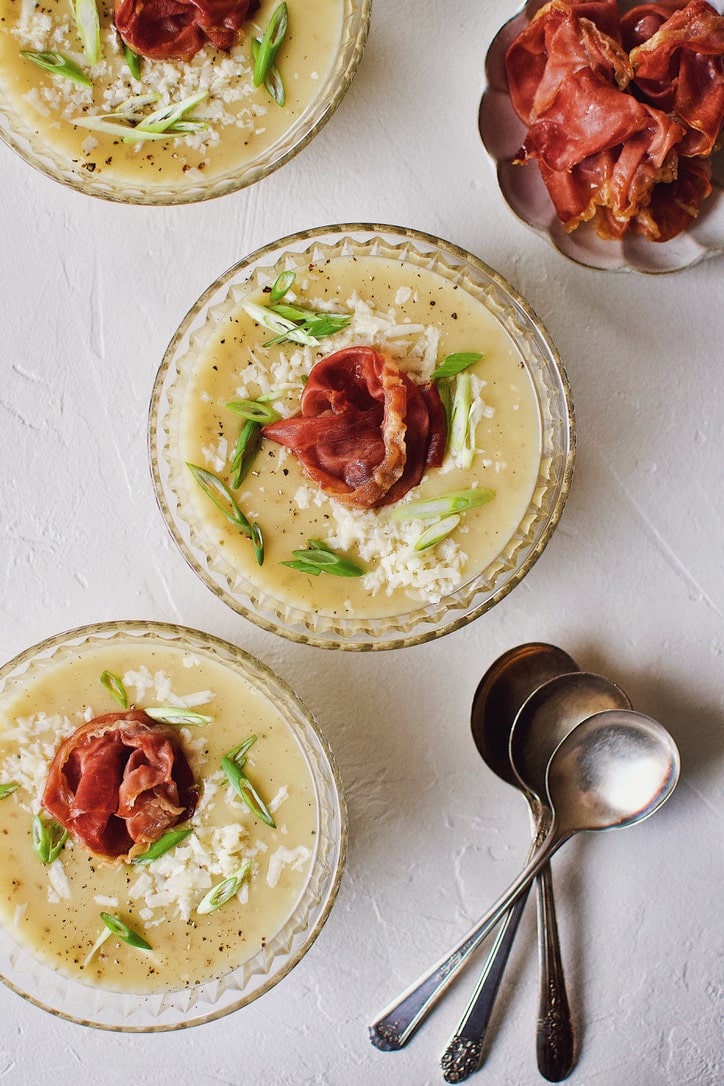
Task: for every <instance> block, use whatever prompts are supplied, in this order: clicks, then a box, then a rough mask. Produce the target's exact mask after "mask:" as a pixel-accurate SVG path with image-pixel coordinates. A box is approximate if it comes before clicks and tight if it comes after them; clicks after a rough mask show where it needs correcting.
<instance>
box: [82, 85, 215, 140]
mask: <svg viewBox="0 0 724 1086" xmlns="http://www.w3.org/2000/svg"><path fill="white" fill-rule="evenodd" d="M207 97H208V91H200V92H199V93H198V94H192V95H190V96H189V97H188V98H184V99H183V100H182V101H180V102H176V103H173V102H172V103H171V104H170V105H167V106H161V107H160V108H159V109H156V110H154V111H153V112H152V113H149V114H148V115H147V116H145V117H140V118H139V116H138V112H137V111H136V110H128V109H124V108H123V107H122V106H121V107H120V108H119V109H118V110H117V111H116V112H115V113H100V114H97V115H95V116H92V117H74V118H73V119H72V121H71V123H72V124H75V125H78V126H79V127H80V128H89V129H90V130H91V131H92V132H104V133H105V134H106V135H107V136H114V137H115V138H116V139H120V140H122V141H124V142H125V143H131V142H133V141H136V142H140V141H142V140H163V139H168V137H169V136H179V137H180V136H188V135H190V134H193V133H194V132H202V131H204V130H205V129H207V128H208V127H209V126H208V124H207V123H206V121H197V120H193V119H191V118H187V117H186V114H187V113H188V111H189V110H190V109H193V108H194V106H196V105H198V104H199V102H203V100H204V99H205V98H207Z"/></svg>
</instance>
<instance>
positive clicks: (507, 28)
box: [479, 0, 724, 273]
mask: <svg viewBox="0 0 724 1086" xmlns="http://www.w3.org/2000/svg"><path fill="white" fill-rule="evenodd" d="M485 75H486V88H485V91H484V94H483V97H482V100H481V103H480V111H479V129H480V135H481V138H482V141H483V144H484V145H485V147H486V149H487V151H488V152H489V154H490V156H491V159H492V160H493V162H494V163H495V165H496V170H497V177H498V183H499V187H500V191H501V193H502V195H503V198H504V199H505V201H506V203H507V204H508V206H509V207H510V208H511V209H512V211H513V212H514V213H515V214H516V215H517V216H518V217H519V218H520V219H521V220H522V221H523V222H525V223H526V224H527V225H528V226H530V227H532V228H533V229H534V230H535V231H537V232H538V233H539V234H540V235H542V236H543V237H544V238H546V239H547V240H548V241H549V242H550V243H551V244H552V245H553V246H554V247H555V248H556V249H557V250H559V251H560V252H561V253H563V254H564V255H565V256H567V257H569V258H571V259H572V260H574V261H577V262H578V263H580V264H582V265H586V266H587V267H592V268H599V269H604V270H611V271H637V272H647V273H661V272H672V271H679V270H681V269H683V268H687V267H690V266H691V265H693V264H696V263H698V262H699V261H701V260H705V259H707V258H709V257H713V256H716V255H718V254H721V253H722V252H724V156H723V155H722V151H721V149H720V148H721V133H722V123H723V121H724V16H722V15H721V14H720V12H718V11H717V10H716V8H715V7H713V6H712V5H711V4H709V3H707V2H706V0H689V2H686V0H661V2H659V3H651V4H648V3H647V4H637V3H635V2H630V0H620V2H617V0H550V2H547V3H543V2H541V0H530V2H529V3H528V4H527V5H526V6H525V8H524V9H523V10H522V11H520V12H519V13H518V14H517V15H515V16H514V17H513V18H512V19H511V20H510V21H509V22H508V23H506V24H505V25H504V26H503V28H502V29H501V30H500V31H499V32H498V34H497V35H496V37H495V39H494V40H493V42H492V44H491V46H490V49H489V50H488V54H487V57H486V62H485Z"/></svg>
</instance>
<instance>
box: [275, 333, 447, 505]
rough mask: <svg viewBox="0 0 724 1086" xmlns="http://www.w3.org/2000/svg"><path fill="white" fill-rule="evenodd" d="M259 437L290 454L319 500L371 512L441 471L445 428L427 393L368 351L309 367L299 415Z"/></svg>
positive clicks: (436, 402) (438, 405)
mask: <svg viewBox="0 0 724 1086" xmlns="http://www.w3.org/2000/svg"><path fill="white" fill-rule="evenodd" d="M262 433H263V434H264V436H265V437H268V438H270V439H271V440H272V441H276V442H278V443H279V444H280V445H284V446H286V447H287V448H289V449H292V450H293V451H294V452H295V453H296V455H297V457H298V459H299V461H300V463H301V464H302V467H303V468H304V471H305V473H306V474H307V475H308V476H309V477H310V478H311V479H313V480H314V481H315V482H317V483H318V484H319V485H320V486H321V488H322V489H323V490H324V491H325V492H326V493H328V494H331V495H332V496H333V497H335V498H337V499H338V500H339V501H342V502H346V503H348V504H350V505H356V506H359V507H360V508H366V509H371V508H373V507H375V506H379V505H389V504H390V503H392V502H395V501H398V500H399V499H400V498H401V497H402V496H403V495H404V494H406V493H407V491H408V490H410V489H411V488H412V487H413V486H416V485H417V484H418V483H419V482H420V479H421V478H422V475H423V472H424V470H425V467H426V466H430V467H439V466H440V465H441V464H442V460H443V456H444V453H445V438H446V421H445V411H444V409H443V406H442V402H441V400H440V396H439V393H438V391H437V389H436V388H435V386H434V385H418V384H416V383H415V382H414V381H412V380H411V379H410V378H409V377H408V376H407V375H406V374H404V373H402V372H401V371H400V369H399V367H398V366H397V365H396V364H395V363H394V362H393V361H392V359H390V358H387V357H386V356H385V355H383V354H380V353H379V352H378V351H375V350H373V348H372V347H347V348H345V349H344V350H341V351H337V352H335V353H334V354H331V355H329V357H327V358H324V359H322V361H321V362H318V363H317V364H316V366H314V368H313V369H312V372H311V374H310V376H309V380H308V381H307V384H306V386H305V388H304V392H303V393H302V398H301V414H299V415H297V416H295V417H294V418H291V419H279V420H278V421H277V422H272V423H269V424H268V425H267V426H265V427H264V429H263V431H262Z"/></svg>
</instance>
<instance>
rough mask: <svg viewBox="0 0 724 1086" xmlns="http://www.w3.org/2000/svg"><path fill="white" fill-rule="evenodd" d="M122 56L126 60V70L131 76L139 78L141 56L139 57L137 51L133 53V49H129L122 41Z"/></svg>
mask: <svg viewBox="0 0 724 1086" xmlns="http://www.w3.org/2000/svg"><path fill="white" fill-rule="evenodd" d="M123 56H124V57H125V61H126V64H127V66H128V70H129V72H130V73H131V75H132V76H133V78H134V79H140V78H141V58H140V57H139V55H138V53H135V52H134V51H133V49H131V47H130V45H126V44H125V43H124V46H123Z"/></svg>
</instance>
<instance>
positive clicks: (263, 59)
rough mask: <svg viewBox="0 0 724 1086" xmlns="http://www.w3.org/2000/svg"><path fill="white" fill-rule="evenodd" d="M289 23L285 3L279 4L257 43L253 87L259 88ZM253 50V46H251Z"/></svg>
mask: <svg viewBox="0 0 724 1086" xmlns="http://www.w3.org/2000/svg"><path fill="white" fill-rule="evenodd" d="M288 23H289V13H288V11H287V5H286V4H285V3H283V2H282V3H281V4H279V5H278V6H277V7H276V8H275V9H274V12H273V14H272V17H271V19H270V20H269V25H268V26H267V28H266V30H265V32H264V36H263V37H262V39H261V41H260V42H259V47H258V50H257V52H256V57H255V60H254V77H253V78H254V86H255V87H260V86H261V84H262V83H263V82H264V80H265V79H266V77H267V74H268V72H269V69H270V68H271V66H272V65H273V64H274V61H275V60H276V56H277V53H278V52H279V49H280V46H281V44H282V42H283V41H284V35H285V34H286V32H287V26H288ZM252 48H253V46H252Z"/></svg>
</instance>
